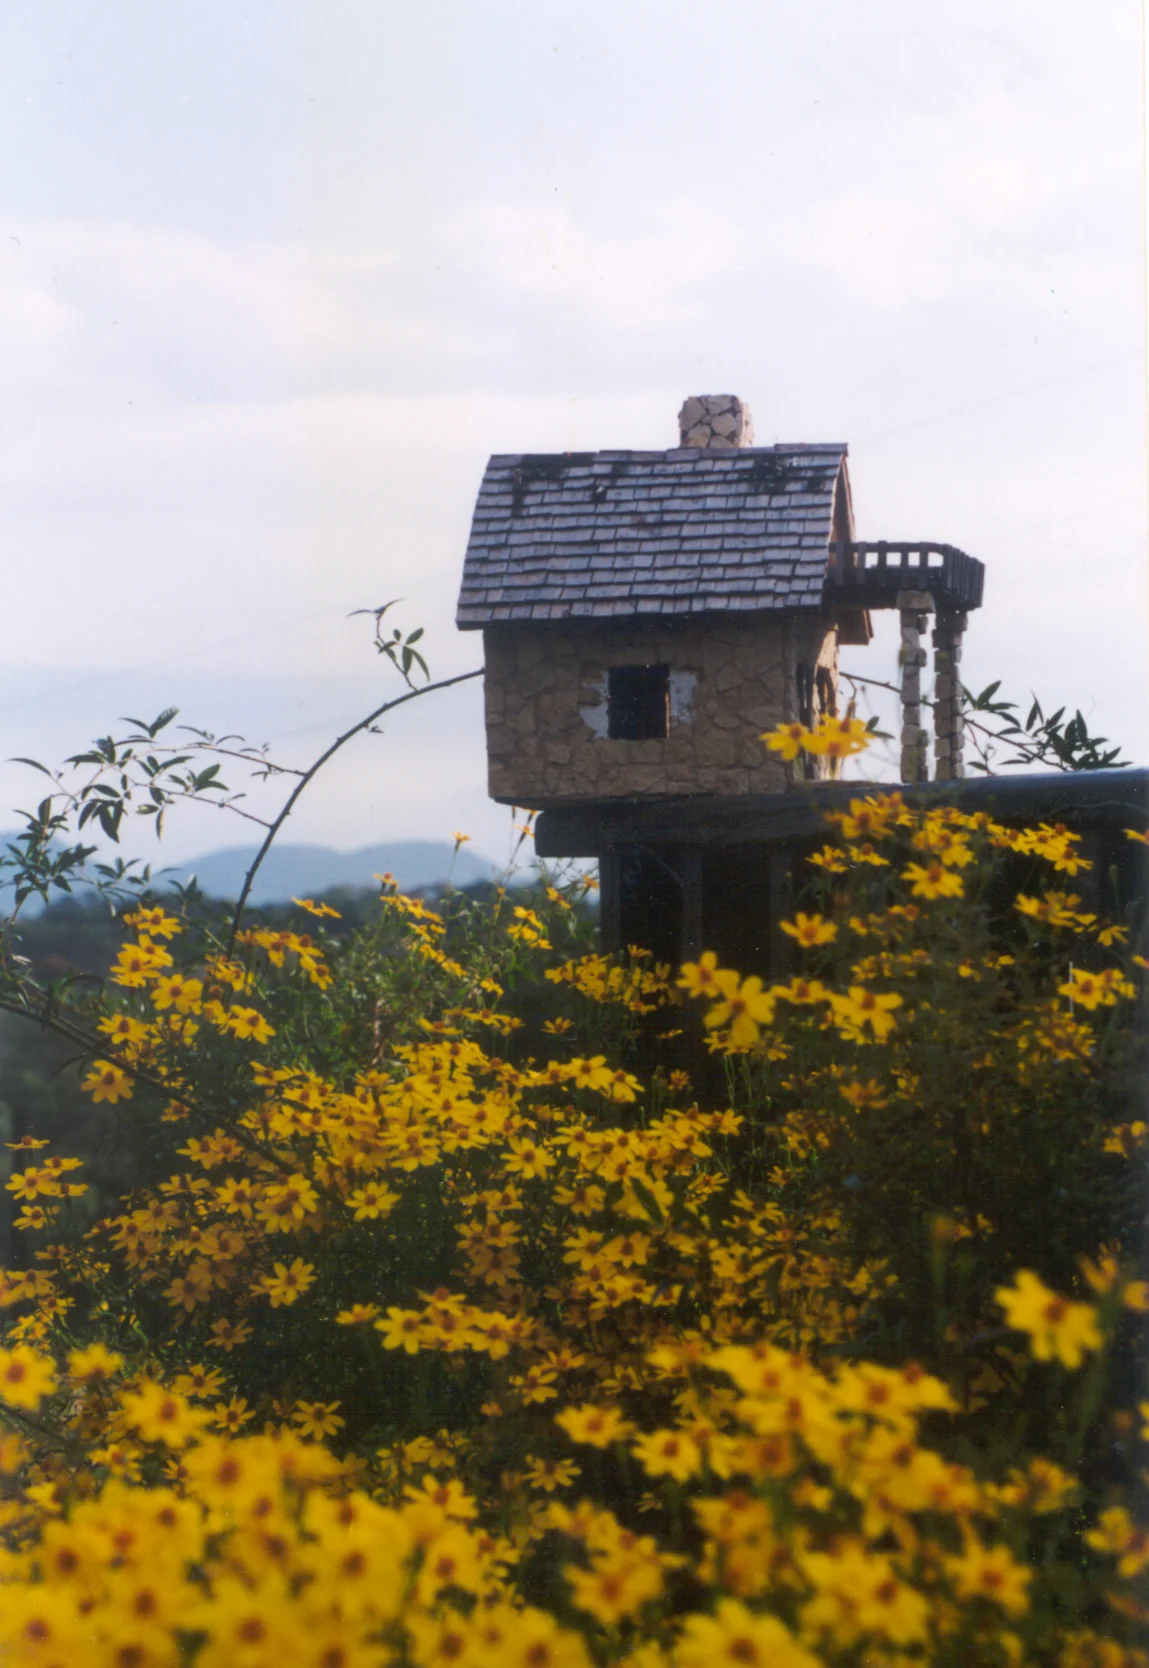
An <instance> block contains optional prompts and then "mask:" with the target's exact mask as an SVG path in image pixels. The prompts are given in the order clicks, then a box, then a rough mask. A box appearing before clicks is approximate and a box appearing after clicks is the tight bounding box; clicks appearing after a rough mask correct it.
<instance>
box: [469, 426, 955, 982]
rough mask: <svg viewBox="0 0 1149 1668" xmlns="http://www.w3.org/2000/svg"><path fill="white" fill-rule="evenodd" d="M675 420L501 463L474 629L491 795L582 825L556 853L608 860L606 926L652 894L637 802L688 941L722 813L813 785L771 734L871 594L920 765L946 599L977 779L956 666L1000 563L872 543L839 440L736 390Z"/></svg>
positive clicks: (648, 846) (479, 569) (945, 693)
mask: <svg viewBox="0 0 1149 1668" xmlns="http://www.w3.org/2000/svg"><path fill="white" fill-rule="evenodd" d="M679 437H680V443H679V444H678V445H677V446H675V447H672V448H670V449H669V450H668V451H603V452H562V453H546V454H531V453H526V454H524V453H514V454H501V455H496V456H495V457H492V458H491V460H490V462H489V463H488V465H487V469H486V473H485V474H484V476H483V482H482V486H481V487H480V489H479V496H478V501H477V503H476V505H475V513H474V520H473V524H472V527H471V536H470V541H469V543H468V546H467V554H466V560H465V564H464V569H463V582H462V589H461V593H460V597H459V606H458V614H457V623H458V625H459V627H460V628H461V629H462V630H464V631H473V630H481V631H482V632H483V641H484V649H485V659H486V726H487V756H488V773H489V787H490V793H491V796H492V797H493V798H494V799H496V800H500V801H503V802H504V803H508V804H513V805H519V806H524V807H529V808H533V809H537V810H540V811H543V812H544V813H546V815H547V817H548V819H549V824H548V826H549V827H550V829H551V838H552V844H554V842H555V841H556V840H557V841H558V845H559V846H561V845H562V844H563V842H562V840H561V838H559V836H558V835H557V834H556V833H555V830H556V829H558V828H560V827H562V826H563V819H564V817H566V818H567V826H568V827H569V828H570V829H572V830H573V829H576V828H577V830H578V832H577V834H576V833H571V834H570V838H569V839H568V840H567V842H566V843H567V846H568V847H570V848H571V849H568V850H566V851H565V852H563V853H561V854H564V855H571V856H574V855H580V856H598V857H599V858H600V862H601V864H602V871H603V909H604V923H606V922H608V920H609V918H610V912H611V910H612V909H614V911H615V914H616V915H617V914H618V910H619V908H621V909H623V913H624V914H625V907H624V906H625V903H626V898H627V896H628V895H629V896H630V897H631V901H632V902H633V900H634V898H635V897H637V896H638V891H641V887H640V886H639V885H638V883H637V882H635V883H633V884H630V883H628V882H627V881H626V878H625V877H626V862H625V854H626V851H627V849H628V846H634V844H635V842H634V841H630V842H628V841H627V839H626V838H625V836H624V834H622V833H620V832H619V830H620V829H621V828H622V824H621V823H620V822H619V818H620V817H622V818H624V819H625V817H626V816H627V815H631V814H632V813H633V814H641V815H642V817H643V818H644V819H645V824H646V825H647V826H646V832H645V834H644V837H643V839H642V840H641V841H640V842H639V844H640V845H641V848H642V850H643V851H644V852H645V853H646V854H647V858H645V859H643V861H647V859H649V860H650V862H653V863H654V864H655V865H656V866H657V865H661V869H662V870H665V871H666V872H667V873H669V874H670V875H671V876H672V877H673V886H671V888H670V891H671V893H673V895H674V897H676V898H677V900H678V901H677V904H675V905H674V909H677V912H678V917H677V918H678V926H677V927H676V928H674V930H673V932H672V933H671V937H675V934H677V937H675V943H676V944H677V946H678V948H679V949H682V948H689V947H690V944H691V943H692V942H693V941H694V940H695V939H696V938H697V937H698V934H699V932H701V931H702V924H701V923H703V918H704V916H705V910H704V909H703V907H702V904H701V903H700V902H699V898H700V897H701V893H700V892H699V887H700V886H701V885H702V882H701V880H699V878H698V877H699V876H700V875H701V873H702V869H703V867H704V866H705V865H704V864H703V862H702V855H701V852H702V848H707V849H708V850H709V851H710V853H711V856H712V857H713V853H714V851H715V850H717V849H718V848H719V847H721V845H722V834H721V830H722V828H723V827H724V826H726V825H729V826H733V825H734V823H735V822H737V821H738V820H739V818H741V819H743V820H744V819H745V816H746V814H747V813H748V812H749V811H750V809H751V807H752V806H753V805H757V804H763V805H765V804H767V803H773V802H774V801H775V800H776V798H777V796H779V795H784V794H785V793H786V792H787V791H788V790H789V789H791V788H792V787H794V786H795V779H794V775H793V767H791V766H788V765H786V764H784V763H783V762H782V761H781V759H780V758H779V756H778V755H777V754H776V753H771V752H769V751H768V750H767V749H766V748H765V747H764V746H763V743H762V741H761V739H760V737H761V735H762V733H763V731H765V730H769V729H771V728H773V727H774V726H775V725H777V724H779V723H786V722H791V721H793V720H800V721H801V722H803V723H805V724H807V725H812V724H814V723H815V722H816V720H817V719H818V717H819V716H820V715H822V714H824V713H835V712H836V711H837V710H838V648H839V645H840V644H844V643H848V644H863V643H866V642H868V641H869V639H870V635H871V630H870V611H871V610H872V609H874V608H897V609H899V611H900V614H901V627H902V648H901V669H902V701H903V710H902V737H901V741H902V776H903V778H904V779H905V780H907V781H913V782H918V781H922V780H924V779H925V778H926V776H927V774H928V771H927V759H928V736H927V733H926V731H925V729H924V728H923V727H922V695H921V687H920V676H921V668H922V666H923V664H924V662H925V650H924V649H923V647H922V637H923V632H924V631H925V628H926V626H927V624H928V619H929V616H930V614H933V615H934V616H935V630H934V646H935V667H934V670H935V679H934V691H933V694H934V700H933V709H934V717H935V726H934V730H935V741H934V751H935V759H936V774H937V776H938V777H940V778H949V777H955V776H960V775H961V774H962V762H961V723H960V704H959V698H960V686H959V684H958V682H957V665H958V660H959V658H960V646H961V634H962V630H963V628H964V626H965V616H966V612H967V611H968V609H970V608H976V607H977V606H978V605H979V604H980V602H981V592H982V577H983V570H982V566H981V563H980V562H977V561H975V560H974V559H973V558H972V557H969V556H966V555H965V554H964V553H963V552H961V551H959V550H956V549H954V548H953V547H952V546H950V545H939V544H928V543H927V544H923V543H916V544H915V543H911V544H893V543H887V542H879V543H876V544H864V543H859V542H858V541H857V540H856V539H855V536H854V521H853V512H852V508H851V501H850V481H849V474H848V470H847V464H846V450H847V449H846V447H845V445H843V444H838V443H834V444H818V445H811V444H806V443H800V444H786V445H776V446H755V445H754V444H753V429H752V425H751V420H750V414H749V412H748V410H747V409H746V407H745V406H744V405H743V403H742V401H741V400H739V399H737V398H735V397H734V396H733V395H725V394H721V395H699V396H695V397H692V398H690V399H688V400H687V401H686V402H685V404H684V405H683V407H682V410H681V412H680V413H679ZM814 768H815V769H816V770H817V771H818V772H820V773H821V774H823V775H827V774H829V773H830V771H831V770H832V769H833V766H832V765H831V763H830V762H829V761H827V760H825V759H819V760H817V761H815V765H814ZM700 802H702V803H703V804H704V806H705V812H704V816H703V821H702V823H699V820H698V808H699V805H700ZM687 806H690V807H693V808H694V809H693V810H692V811H691V813H690V816H688V817H687V821H688V822H689V821H690V819H691V817H692V818H693V822H692V823H691V826H693V827H694V828H695V830H696V832H695V834H694V835H693V836H690V837H687V836H685V835H683V833H682V827H683V826H685V825H684V824H683V816H684V814H685V813H684V811H683V807H687ZM588 813H589V819H588ZM651 818H653V819H654V820H653V822H651ZM572 819H573V820H572ZM680 825H681V826H680ZM594 828H597V829H598V830H599V832H598V834H597V835H595V836H593V838H592V835H591V833H590V832H589V831H590V830H592V829H594ZM707 829H708V830H709V832H706V830H707ZM579 842H581V845H582V846H584V847H587V848H589V849H585V850H584V849H573V847H574V846H575V845H578V843H579ZM572 843H573V844H572ZM688 848H691V849H690V850H688ZM552 854H554V855H559V854H560V852H559V851H558V850H557V849H556V850H555V851H554V852H553V853H552ZM652 854H653V855H652ZM684 854H685V855H684ZM632 867H633V865H632ZM720 867H721V866H720ZM648 869H649V862H648ZM650 872H651V873H653V871H650ZM725 872H726V875H727V881H729V884H730V885H733V881H732V879H731V876H732V873H733V871H731V870H730V869H729V864H727V865H726V871H725ZM612 875H613V876H614V877H615V878H614V879H613V880H612V879H611V876H612ZM692 875H693V876H694V879H691V878H690V877H691V876H692ZM664 878H665V877H664ZM725 884H726V882H724V881H723V880H722V878H721V875H719V876H718V878H717V879H716V880H715V882H714V885H715V886H716V887H717V888H718V889H719V890H721V889H722V887H723V885H725ZM628 886H629V892H628ZM636 887H638V891H636ZM675 887H677V891H676V892H675V891H674V888H675ZM727 890H729V886H727ZM664 891H665V886H664ZM612 896H613V898H614V902H613V903H612V901H611V900H612ZM667 897H670V893H668V894H667ZM663 902H666V900H665V899H664V900H663ZM671 902H673V899H671ZM616 906H618V907H616ZM666 907H667V908H671V904H670V903H667V904H666ZM674 909H671V913H672V914H673V913H674ZM655 913H656V914H658V915H660V918H661V916H664V915H665V914H666V909H664V908H663V906H662V904H661V903H660V904H659V906H658V909H657V910H656V911H655ZM759 913H761V911H759ZM620 919H621V917H620ZM664 924H665V923H664ZM618 931H620V932H624V931H625V923H624V924H623V926H620V927H619V928H618ZM606 936H607V938H608V940H609V939H610V938H611V937H612V936H617V933H616V934H612V933H611V932H610V931H609V930H608V931H607V932H606ZM636 936H637V934H636ZM664 936H665V934H664ZM643 941H644V942H648V941H649V940H643Z"/></svg>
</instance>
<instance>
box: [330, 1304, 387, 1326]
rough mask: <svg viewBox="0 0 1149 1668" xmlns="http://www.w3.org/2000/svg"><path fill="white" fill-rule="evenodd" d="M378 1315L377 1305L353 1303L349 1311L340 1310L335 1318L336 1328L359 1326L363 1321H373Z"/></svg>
mask: <svg viewBox="0 0 1149 1668" xmlns="http://www.w3.org/2000/svg"><path fill="white" fill-rule="evenodd" d="M378 1313H379V1305H378V1304H377V1303H353V1304H352V1305H351V1307H350V1309H340V1311H339V1313H338V1314H337V1315H336V1317H335V1324H336V1325H337V1326H360V1325H362V1324H363V1322H365V1321H373V1320H374V1319H375V1317H376V1315H378Z"/></svg>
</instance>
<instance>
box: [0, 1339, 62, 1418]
mask: <svg viewBox="0 0 1149 1668" xmlns="http://www.w3.org/2000/svg"><path fill="white" fill-rule="evenodd" d="M55 1388H56V1368H55V1364H54V1363H53V1361H52V1359H51V1357H50V1356H47V1355H40V1354H38V1353H37V1351H36V1350H34V1349H32V1348H30V1347H29V1345H27V1344H17V1345H16V1347H15V1349H0V1402H7V1403H8V1405H9V1407H20V1408H23V1409H24V1410H25V1412H27V1413H35V1411H36V1409H37V1408H38V1407H39V1405H40V1403H41V1402H42V1401H43V1400H44V1398H45V1396H50V1395H51V1394H52V1392H53V1390H54V1389H55Z"/></svg>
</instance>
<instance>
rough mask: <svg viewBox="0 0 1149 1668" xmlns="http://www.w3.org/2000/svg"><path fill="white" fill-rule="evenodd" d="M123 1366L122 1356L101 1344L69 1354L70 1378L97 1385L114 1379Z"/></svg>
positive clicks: (75, 1350)
mask: <svg viewBox="0 0 1149 1668" xmlns="http://www.w3.org/2000/svg"><path fill="white" fill-rule="evenodd" d="M123 1365H124V1358H123V1356H122V1355H117V1354H116V1353H115V1351H114V1350H110V1349H106V1348H105V1347H104V1345H103V1344H99V1343H96V1344H89V1345H88V1347H87V1348H86V1349H74V1350H70V1351H69V1352H68V1374H69V1377H71V1378H77V1379H80V1380H81V1381H83V1382H88V1383H93V1384H95V1383H99V1381H100V1380H101V1379H106V1378H114V1377H115V1375H116V1374H117V1373H118V1372H120V1371H121V1370H122V1368H123Z"/></svg>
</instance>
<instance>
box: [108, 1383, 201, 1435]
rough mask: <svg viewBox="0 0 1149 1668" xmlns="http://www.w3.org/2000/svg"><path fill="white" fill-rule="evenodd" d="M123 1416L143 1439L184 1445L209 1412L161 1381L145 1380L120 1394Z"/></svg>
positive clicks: (198, 1428)
mask: <svg viewBox="0 0 1149 1668" xmlns="http://www.w3.org/2000/svg"><path fill="white" fill-rule="evenodd" d="M123 1408H124V1418H125V1419H126V1421H127V1423H128V1424H129V1425H130V1426H131V1427H132V1429H134V1430H135V1431H137V1432H138V1434H139V1435H140V1436H141V1437H142V1438H143V1440H144V1441H145V1442H163V1443H166V1444H167V1446H168V1447H169V1448H183V1447H185V1446H186V1445H187V1443H189V1442H191V1441H192V1440H193V1438H195V1437H196V1436H198V1435H199V1433H200V1431H201V1430H202V1429H203V1427H204V1425H206V1424H207V1422H208V1419H209V1417H210V1416H209V1414H208V1413H207V1412H206V1411H205V1410H204V1409H202V1408H198V1407H192V1406H191V1404H190V1402H188V1401H187V1400H186V1399H185V1398H184V1397H183V1396H179V1395H176V1393H175V1392H174V1391H172V1390H168V1389H166V1388H165V1387H164V1385H162V1384H156V1383H152V1382H146V1383H144V1384H143V1385H142V1387H141V1388H140V1389H139V1390H130V1391H127V1392H126V1393H125V1395H124V1397H123Z"/></svg>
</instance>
